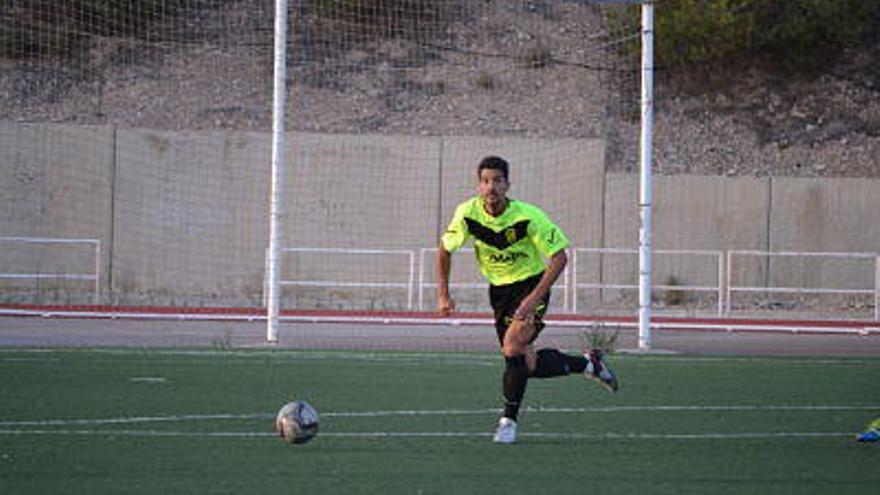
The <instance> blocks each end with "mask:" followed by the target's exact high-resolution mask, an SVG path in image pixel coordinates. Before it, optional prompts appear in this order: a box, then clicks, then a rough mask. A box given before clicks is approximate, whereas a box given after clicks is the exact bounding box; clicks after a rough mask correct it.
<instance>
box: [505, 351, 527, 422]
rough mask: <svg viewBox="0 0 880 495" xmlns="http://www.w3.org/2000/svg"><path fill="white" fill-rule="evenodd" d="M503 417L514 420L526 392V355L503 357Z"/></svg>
mask: <svg viewBox="0 0 880 495" xmlns="http://www.w3.org/2000/svg"><path fill="white" fill-rule="evenodd" d="M504 364H505V366H504V376H503V378H502V383H503V385H504V417H505V418H510V419H512V420H514V421H516V416H517V414H518V413H519V406H520V404H521V403H522V398H523V396H524V395H525V393H526V383H527V382H528V380H529V369H528V368H527V367H526V357H525V356H524V355H522V354H521V355H519V356H507V357H505V358H504Z"/></svg>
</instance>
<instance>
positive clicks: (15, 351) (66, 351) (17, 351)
mask: <svg viewBox="0 0 880 495" xmlns="http://www.w3.org/2000/svg"><path fill="white" fill-rule="evenodd" d="M560 350H562V351H566V352H571V353H575V352H578V351H577V350H573V349H560ZM82 353H85V354H103V355H110V356H113V355H117V356H135V357H137V356H141V357H144V358H148V359H150V362H151V363H155V362H156V361H155V357H156V356H171V357H175V356H193V357H208V358H215V357H217V358H223V359H230V358H233V357H234V358H242V359H244V360H247V359H256V358H265V357H267V356H268V357H276V358H296V359H302V360H307V361H321V360H333V361H338V360H340V359H348V360H353V361H363V362H376V363H385V362H399V363H415V364H421V363H432V364H436V363H438V362H441V363H443V364H468V365H477V366H495V365H497V364H498V363H499V359H500V357H498V355H497V354H495V353H491V352H485V353H456V352H420V351H413V352H404V353H401V352H393V351H392V352H380V353H376V352H370V351H364V352H352V351H312V350H299V349H266V350H262V349H254V348H249V349H241V350H214V349H143V348H138V349H126V348H98V347H96V348H64V347H51V348H27V347H25V348H0V362H4V361H13V362H15V361H22V360H25V359H28V358H22V357H19V356H21V355H25V356H27V355H32V356H43V359H41V358H40V357H33V358H30V360H32V361H41V360H45V361H58V359H59V358H58V356H57V355H59V354H62V355H77V354H82ZM10 355H11V356H12V357H7V356H10ZM611 357H612V359H613V360H618V359H620V360H637V361H638V362H663V363H685V364H693V363H697V364H699V363H728V362H730V363H742V362H756V363H785V364H845V365H876V364H878V363H880V360H878V359H877V358H864V357H862V358H822V357H816V358H803V357H800V358H798V357H789V356H783V357H773V356H759V357H754V356H650V355H632V354H628V353H622V352H621V353H615V354H613V355H612V356H611ZM125 362H126V363H129V362H131V361H128V360H126V361H125Z"/></svg>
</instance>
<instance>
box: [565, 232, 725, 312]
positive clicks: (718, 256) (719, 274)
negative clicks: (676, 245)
mask: <svg viewBox="0 0 880 495" xmlns="http://www.w3.org/2000/svg"><path fill="white" fill-rule="evenodd" d="M573 251H574V256H573V261H572V265H573V268H572V272H573V273H572V277H573V278H574V284H573V286H574V294H573V295H572V304H571V306H572V312H574V313H577V311H578V289H594V290H602V289H619V290H638V289H639V285H638V284H637V283H635V282H634V283H630V284H625V283H601V282H596V283H581V282H578V261H579V259H578V258H579V257H578V253H595V254H626V255H632V256H636V255H638V254H639V251H638V250H637V249H632V248H576V249H574V250H573ZM652 254H653V255H654V256H669V255H688V256H697V257H699V256H704V257H708V258H711V259H714V261H715V273H716V284H715V285H684V284H682V285H668V284H651V289H652V290H654V289H659V290H678V291H691V292H714V293H715V294H716V295H717V298H718V304H717V307H718V314H719V315H721V314H723V312H724V297H723V295H724V254H723V253H722V252H721V251H704V250H687V249H655V250H653V251H652Z"/></svg>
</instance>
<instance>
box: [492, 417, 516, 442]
mask: <svg viewBox="0 0 880 495" xmlns="http://www.w3.org/2000/svg"><path fill="white" fill-rule="evenodd" d="M492 441H493V442H495V443H513V442H516V421H514V420H512V419H510V418H501V419H500V420H498V429H497V430H495V437H494V438H493V439H492Z"/></svg>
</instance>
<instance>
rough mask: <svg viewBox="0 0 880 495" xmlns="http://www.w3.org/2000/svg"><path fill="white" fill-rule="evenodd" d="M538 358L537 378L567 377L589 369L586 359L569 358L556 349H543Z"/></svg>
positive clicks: (535, 374) (578, 357) (536, 366)
mask: <svg viewBox="0 0 880 495" xmlns="http://www.w3.org/2000/svg"><path fill="white" fill-rule="evenodd" d="M537 357H538V361H537V363H536V365H535V373H534V377H535V378H551V377H554V376H565V375H567V374H569V373H571V372H572V371H573V372H575V373H582V372H583V371H584V370H585V369H586V368H587V359H586V358H585V357H583V356H569V355H568V354H563V353H561V352H559V351H558V350H556V349H541V350H540V351H538V352H537Z"/></svg>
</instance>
